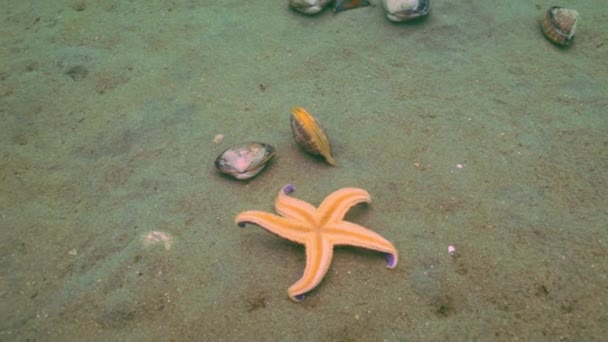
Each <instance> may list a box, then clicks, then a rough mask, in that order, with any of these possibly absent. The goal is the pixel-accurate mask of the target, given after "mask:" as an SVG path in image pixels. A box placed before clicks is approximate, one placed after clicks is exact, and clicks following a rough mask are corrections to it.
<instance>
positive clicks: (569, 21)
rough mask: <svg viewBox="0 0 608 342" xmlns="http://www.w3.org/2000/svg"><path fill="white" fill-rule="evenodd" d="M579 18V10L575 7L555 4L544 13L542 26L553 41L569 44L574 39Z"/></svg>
mask: <svg viewBox="0 0 608 342" xmlns="http://www.w3.org/2000/svg"><path fill="white" fill-rule="evenodd" d="M578 18H579V15H578V12H577V11H575V10H573V9H570V8H563V7H558V6H553V7H550V8H549V9H548V10H547V11H546V12H545V13H543V16H542V18H541V20H540V28H541V30H542V31H543V34H544V35H545V37H547V39H549V40H550V41H551V42H552V43H554V44H557V45H561V46H568V45H570V42H572V39H574V33H576V22H577V21H578Z"/></svg>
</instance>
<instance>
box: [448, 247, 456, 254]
mask: <svg viewBox="0 0 608 342" xmlns="http://www.w3.org/2000/svg"><path fill="white" fill-rule="evenodd" d="M448 254H449V255H451V256H455V255H456V246H454V245H449V246H448Z"/></svg>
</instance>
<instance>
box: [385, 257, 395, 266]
mask: <svg viewBox="0 0 608 342" xmlns="http://www.w3.org/2000/svg"><path fill="white" fill-rule="evenodd" d="M386 267H389V268H393V267H395V256H394V255H392V254H388V253H387V254H386Z"/></svg>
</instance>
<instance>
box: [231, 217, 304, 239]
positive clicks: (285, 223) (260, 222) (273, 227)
mask: <svg viewBox="0 0 608 342" xmlns="http://www.w3.org/2000/svg"><path fill="white" fill-rule="evenodd" d="M235 222H236V224H238V225H239V226H240V227H244V226H245V224H247V223H251V224H255V225H257V226H260V227H262V228H264V229H266V230H267V231H269V232H271V233H273V234H276V235H278V236H280V237H283V238H285V239H287V240H290V241H293V242H297V243H300V244H304V243H305V242H306V239H307V236H308V234H309V231H310V229H309V228H308V227H307V226H305V225H302V224H301V223H300V222H298V221H295V220H290V219H287V218H284V217H281V216H277V215H274V214H271V213H267V212H264V211H255V210H250V211H243V212H242V213H240V214H238V215H237V216H236V219H235Z"/></svg>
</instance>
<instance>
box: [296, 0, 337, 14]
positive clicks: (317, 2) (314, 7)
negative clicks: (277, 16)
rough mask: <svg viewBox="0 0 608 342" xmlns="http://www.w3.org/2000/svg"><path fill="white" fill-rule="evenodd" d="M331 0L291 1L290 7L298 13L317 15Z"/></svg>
mask: <svg viewBox="0 0 608 342" xmlns="http://www.w3.org/2000/svg"><path fill="white" fill-rule="evenodd" d="M329 2H331V0H289V6H291V7H292V8H293V9H295V10H296V11H298V12H302V13H306V14H317V13H319V12H321V11H322V10H323V8H324V7H325V6H327V4H328V3H329Z"/></svg>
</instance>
